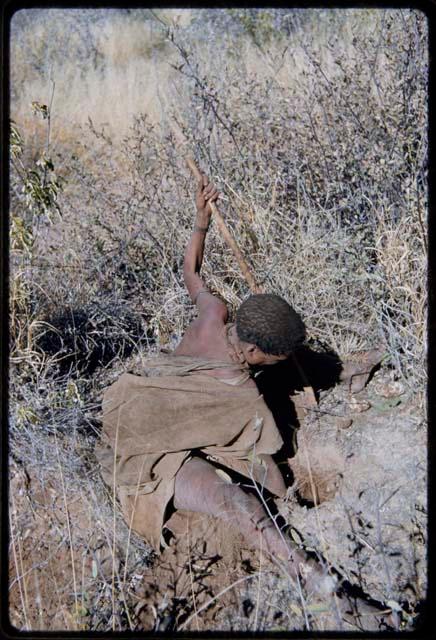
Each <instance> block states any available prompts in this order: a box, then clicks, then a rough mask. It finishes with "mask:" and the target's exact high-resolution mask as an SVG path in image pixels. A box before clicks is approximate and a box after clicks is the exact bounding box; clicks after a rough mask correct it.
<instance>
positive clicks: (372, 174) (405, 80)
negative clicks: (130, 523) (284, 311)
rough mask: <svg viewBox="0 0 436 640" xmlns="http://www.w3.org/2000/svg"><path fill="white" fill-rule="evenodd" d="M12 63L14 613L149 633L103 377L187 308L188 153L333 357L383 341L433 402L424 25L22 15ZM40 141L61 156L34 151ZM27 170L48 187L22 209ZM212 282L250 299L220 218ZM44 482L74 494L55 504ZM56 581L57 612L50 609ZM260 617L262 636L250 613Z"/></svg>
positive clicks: (247, 15)
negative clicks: (110, 479) (101, 441)
mask: <svg viewBox="0 0 436 640" xmlns="http://www.w3.org/2000/svg"><path fill="white" fill-rule="evenodd" d="M41 43H44V46H42V44H41ZM11 58H12V63H13V64H12V83H13V86H12V95H11V112H12V115H13V118H14V120H15V122H16V124H17V128H18V130H19V131H20V132H21V134H22V136H23V140H22V141H21V143H18V142H17V143H16V145H17V146H16V155H15V156H14V165H13V167H12V174H11V208H12V211H13V215H14V216H15V218H16V220H15V227H14V235H13V238H12V239H13V242H14V244H13V245H12V252H11V288H10V305H11V338H12V343H11V362H12V369H11V387H10V392H11V409H12V415H11V430H10V434H11V452H12V457H13V459H14V460H15V463H14V464H16V465H17V466H16V467H15V466H14V464H13V465H11V472H12V473H13V474H16V491H15V490H14V492H13V493H14V498H13V500H14V502H13V504H12V505H11V550H12V556H11V581H12V582H11V585H12V586H11V594H12V595H13V602H15V604H16V606H15V608H14V616H15V617H14V620H13V621H14V624H16V626H20V627H22V628H49V627H50V628H60V627H61V628H68V629H78V628H80V629H95V630H107V629H115V630H117V629H129V628H136V626H135V625H137V617H136V615H135V606H134V599H133V595H132V594H133V592H134V589H133V586H132V585H134V584H135V579H136V578H135V576H136V575H137V574H138V573H140V571H141V567H143V566H144V564H146V563H147V562H148V559H149V557H150V556H149V551H148V550H147V549H146V547H145V546H144V545H142V544H141V542H140V541H139V540H137V539H136V537H135V536H134V534H132V532H131V531H130V530H129V527H127V526H126V525H125V524H124V523H123V522H122V521H121V519H120V517H119V515H118V509H117V505H116V504H113V505H112V507H111V505H110V496H108V495H107V494H106V493H105V489H104V488H103V487H102V485H101V482H99V479H98V472H97V470H96V469H95V467H94V466H93V465H94V462H93V454H92V447H93V444H94V442H95V437H96V432H97V431H98V426H97V424H98V423H97V419H96V418H97V415H98V411H99V402H100V395H101V390H102V388H103V387H104V386H105V385H106V384H108V383H110V382H111V381H112V380H113V379H114V378H115V377H116V376H117V375H118V374H119V372H120V371H121V370H123V369H126V368H127V367H128V366H129V365H128V362H126V358H127V356H132V358H133V359H134V358H140V357H141V356H143V354H144V352H147V351H149V350H156V349H158V348H159V347H161V346H167V347H168V346H170V347H171V346H174V345H175V343H176V342H177V340H178V339H179V338H180V336H181V334H182V333H183V331H184V330H185V328H186V326H187V325H188V323H189V322H190V320H191V319H192V317H193V313H194V311H193V309H192V306H191V305H190V303H189V300H188V296H187V293H186V291H185V289H184V285H183V278H182V261H183V253H184V248H185V246H186V243H187V241H188V238H189V234H190V230H191V228H192V217H193V212H194V199H193V192H194V185H193V181H192V179H191V177H190V175H189V173H188V171H187V169H186V167H185V164H184V155H185V154H186V152H187V151H188V150H189V151H193V152H194V155H195V156H196V159H197V161H198V163H199V164H200V166H201V167H202V169H203V170H205V171H207V172H208V174H209V175H210V176H211V177H212V178H213V180H215V181H216V182H217V183H218V185H219V188H220V190H221V193H222V196H221V201H220V210H221V211H222V212H223V214H224V216H225V218H226V220H227V222H228V224H229V226H230V227H231V229H232V231H233V233H234V235H235V237H236V238H237V241H238V243H239V245H240V247H241V250H242V252H243V254H244V255H245V256H247V258H248V260H249V262H250V265H251V267H252V269H253V272H254V273H255V274H256V276H257V278H258V280H259V281H260V282H261V283H262V284H263V286H264V287H265V288H266V289H268V290H271V291H274V292H277V293H279V294H281V295H283V296H284V297H285V298H286V299H288V300H289V302H291V303H292V304H293V305H294V306H295V308H296V309H297V310H298V311H300V312H301V313H302V315H303V317H304V318H305V320H306V322H307V325H308V329H309V333H310V334H311V335H312V336H313V337H316V338H317V339H319V340H321V341H322V342H323V343H326V344H328V345H329V346H330V347H331V348H333V349H334V350H335V351H336V352H337V353H339V354H340V355H343V354H345V353H347V352H349V351H352V350H356V349H365V348H370V347H372V346H374V345H375V344H379V343H381V344H384V345H385V346H386V349H387V351H388V353H389V358H390V363H391V367H392V371H393V374H392V375H393V376H394V377H395V379H400V380H401V382H402V384H403V385H404V386H405V387H406V388H407V389H408V392H409V393H415V392H418V393H421V394H422V392H423V390H424V389H425V384H426V353H425V337H426V302H427V298H426V286H425V285H426V269H427V239H426V224H427V183H426V175H427V174H426V158H427V140H426V125H427V109H426V88H427V84H426V83H427V67H428V60H427V24H426V20H425V17H424V16H423V15H422V14H420V13H419V12H414V11H399V10H345V11H344V10H334V11H332V10H308V11H304V12H303V11H299V12H295V11H290V10H280V11H270V12H263V13H262V12H261V14H256V12H254V13H253V11H251V10H241V11H240V10H237V11H236V13H235V12H233V13H230V14H229V13H228V12H226V11H219V12H215V13H214V12H210V11H206V10H204V11H203V10H202V11H200V12H196V11H190V12H182V13H181V14H180V15H179V14H177V12H176V13H171V12H166V13H165V14H164V13H157V14H156V15H155V16H154V17H153V16H151V14H150V12H148V11H146V12H145V11H131V12H128V11H113V12H112V11H108V10H101V11H100V10H95V11H94V10H93V11H90V12H89V13H87V12H86V11H81V12H80V13H76V12H74V11H71V10H69V11H63V10H49V11H42V10H31V11H20V12H19V13H18V14H16V16H15V17H14V22H13V24H12V51H11ZM53 83H54V99H53V104H52V105H51V110H50V120H49V122H47V120H46V119H45V120H44V119H42V117H41V113H39V115H38V114H37V115H34V116H32V115H31V110H30V106H29V105H30V103H31V102H34V101H37V102H40V103H42V104H47V105H49V104H50V99H51V95H52V91H53ZM48 124H49V129H48ZM178 131H181V132H182V134H183V136H184V138H185V139H186V140H187V141H188V142H187V144H181V143H180V137H179V136H178V134H177V132H178ZM20 145H21V146H20ZM18 147H19V148H18ZM43 150H45V153H46V156H49V157H50V158H51V159H52V161H53V165H54V168H53V170H51V169H48V168H47V167H45V168H44V165H41V164H40V165H36V164H35V163H36V161H37V160H38V159H40V158H41V155H42V152H43ZM31 171H35V172H36V174H37V178H35V175H33V178H32V174H30V173H29V172H31ZM59 177H62V178H64V179H65V183H64V184H63V189H62V191H61V192H59V193H57V194H56V196H55V197H54V199H53V197H52V200H51V201H50V203H49V206H47V207H46V208H45V209H44V207H43V206H42V204H41V203H42V202H43V199H44V194H45V193H46V191H47V189H48V187H49V185H50V184H54V183H53V180H56V179H57V178H59ZM31 179H33V180H34V181H35V180H37V186H39V187H40V188H41V189H42V191H40V192H38V193H39V194H40V195H39V196H38V193H37V195H36V196H34V197H33V200H32V198H30V201H29V199H28V200H27V201H26V199H25V194H23V192H22V187H23V185H26V184H28V183H29V180H31ZM50 181H52V182H50ZM41 194H42V195H41ZM38 198H39V200H38ZM30 205H32V206H33V208H31V206H30ZM55 205H59V207H60V212H61V214H62V215H61V217H59V216H58V214H57V213H56V211H55V209H56V207H55ZM50 212H51V214H52V215H51V218H50V217H49V214H50ZM20 225H21V226H20ZM204 275H205V278H206V280H207V281H208V283H209V284H210V286H211V287H212V289H213V290H214V291H216V292H217V293H218V294H219V295H221V296H222V297H223V299H224V300H225V301H226V302H227V303H228V305H229V308H230V310H231V312H233V311H234V310H235V308H236V307H237V306H238V304H239V303H240V302H241V300H242V299H243V298H244V297H245V296H246V295H247V294H248V289H247V286H246V284H245V282H244V280H243V279H242V276H241V274H240V273H239V272H238V270H237V267H236V264H235V262H234V260H233V258H232V256H231V255H230V254H229V251H228V249H227V247H226V246H225V245H224V244H223V242H222V239H221V238H220V237H219V234H218V231H217V230H216V229H215V228H214V225H212V228H211V231H210V233H209V235H208V240H207V248H206V256H205V262H204ZM421 397H423V396H421ZM26 470H27V472H26ZM26 473H28V478H31V481H30V484H29V480H27V481H26ZM14 477H15V476H14ZM26 482H27V485H26ZM23 483H24V484H23ZM38 486H40V487H41V491H42V493H43V494H44V495H45V496H46V497H45V498H44V500H42V499H40V498H38V496H37V487H38ZM50 486H52V487H54V491H55V494H57V496H58V498H59V497H60V498H62V500H63V503H62V504H61V503H59V504H55V502H56V500H55V499H54V498H53V500H54V501H52V503H50V501H48V502H47V500H48V498H47V496H48V495H50V488H49V487H50ZM13 487H15V485H13ZM23 487H27V489H26V490H24V489H23ZM20 488H21V489H23V492H22V494H20V497H18V496H19V494H18V493H17V491H18V490H19V489H20ZM47 492H48V493H47ZM26 496H27V497H26ZM76 498H77V505H78V506H77V509H76V507H74V508H72V507H71V500H73V502H74V500H75V499H76ZM26 500H28V503H27V502H26ZM27 504H29V505H30V506H31V508H32V509H34V511H32V512H31V513H32V515H26V511H25V509H26V506H25V505H27ZM41 510H42V512H43V513H45V514H46V517H47V521H49V522H51V523H52V525H53V536H51V537H50V539H49V541H48V543H47V544H48V546H49V547H50V549H49V551H48V552H47V548H46V547H44V536H45V535H46V529H45V528H42V529H41V526H42V525H41V522H40V515H38V512H41ZM29 514H30V512H29ZM319 526H320V527H321V528H320V530H319V531H318V533H319V535H320V536H322V525H319ZM29 527H30V529H32V528H33V529H34V534H32V536H30V534H29V536H30V537H29V538H27V539H26V538H25V537H24V533H23V532H24V531H25V530H26V528H29ZM35 536H36V540H37V544H33V546H34V548H33V549H32V545H31V544H30V542H31V541H33V543H34V542H35ZM97 539H98V541H97ZM38 544H40V545H41V546H40V547H38ZM99 545H100V546H99ZM35 549H38V557H36V555H35V553H36V552H35ZM59 550H60V551H61V552H62V553H63V554H64V555H61V556H58V555H56V554H57V552H58V551H59ZM97 552H98V553H97ZM47 553H48V556H47ZM45 556H47V557H48V558H49V559H47V560H46V561H42V562H41V561H40V559H41V558H44V557H45ZM50 558H51V559H50ZM102 558H103V559H102ZM103 560H104V561H103ZM60 562H64V563H65V566H68V571H66V574H68V575H67V577H66V575H61V574H60V573H59V572H58V569H59V563H60ZM263 577H264V576H263V575H262V585H263ZM259 580H260V577H259ZM268 584H269V582H268V581H266V582H265V587H262V589H264V588H265V589H267V588H268V587H267V585H268ZM259 585H260V582H259V581H258V582H257V587H256V585H255V587H254V588H257V589H258V591H257V598H258V601H259V598H261V597H262V596H261V595H260V593H261V590H260V586H259ZM29 589H30V591H31V596H29ZM50 592H53V593H56V594H57V598H58V602H57V605H56V606H57V609H58V611H57V612H55V611H54V609H53V607H52V609H50V611H48V610H47V608H46V609H45V613H44V606H43V602H42V601H43V600H44V598H47V597H48V596H49V593H50ZM38 594H39V595H38ZM214 598H215V599H216V598H219V594H218V595H216V596H214ZM29 600H30V601H33V602H36V603H37V606H36V607H35V606H33V605H32V603H31V602H29ZM38 603H39V604H38ZM273 604H274V603H273ZM200 611H201V608H200V607H199V608H198V609H197V612H196V613H197V614H200ZM193 615H194V617H193V619H194V618H195V619H196V616H195V613H194V614H193ZM271 615H272V614H271ZM256 619H257V620H258V623H259V625H260V626H261V625H264V627H263V628H265V629H268V628H270V627H269V626H268V625H270V624H271V621H270V620H269V619H266V618H264V616H263V614H262V612H259V607H257V608H256ZM261 619H262V622H261V621H260V620H261ZM186 624H187V622H186V621H185V626H186ZM56 625H57V627H56Z"/></svg>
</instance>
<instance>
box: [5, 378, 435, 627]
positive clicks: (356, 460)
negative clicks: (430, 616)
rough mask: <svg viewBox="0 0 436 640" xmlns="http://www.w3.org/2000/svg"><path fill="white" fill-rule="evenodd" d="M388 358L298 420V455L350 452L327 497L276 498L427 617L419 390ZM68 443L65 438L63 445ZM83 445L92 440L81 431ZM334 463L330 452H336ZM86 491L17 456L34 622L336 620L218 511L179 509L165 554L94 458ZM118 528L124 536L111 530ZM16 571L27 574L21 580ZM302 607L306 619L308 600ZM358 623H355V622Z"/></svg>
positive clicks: (409, 619) (15, 605) (13, 612)
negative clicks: (150, 543)
mask: <svg viewBox="0 0 436 640" xmlns="http://www.w3.org/2000/svg"><path fill="white" fill-rule="evenodd" d="M394 377H395V376H394V372H393V371H392V370H389V369H381V370H380V371H378V372H377V373H376V374H375V376H374V377H373V379H372V380H371V381H370V382H369V384H368V385H367V387H366V388H365V389H364V390H363V391H361V392H360V393H359V394H356V395H354V396H353V395H352V394H351V393H350V392H349V390H347V388H345V387H344V386H338V387H335V388H334V389H333V390H330V391H326V392H323V393H322V395H321V399H320V403H319V406H318V408H317V409H316V410H313V411H311V412H309V413H308V415H307V417H306V419H305V420H304V421H303V424H302V425H301V427H300V431H299V435H298V442H299V447H300V456H301V455H302V452H303V453H304V446H305V445H306V444H307V452H308V458H307V459H308V460H309V463H311V464H316V463H319V461H320V460H322V459H323V458H322V452H323V451H326V452H328V451H330V452H332V451H334V452H335V454H336V457H335V456H333V457H332V456H331V455H328V453H327V454H326V455H325V456H324V464H326V465H327V466H328V464H329V461H330V463H331V461H332V460H337V461H339V462H340V463H339V464H338V468H337V469H336V470H335V471H337V472H338V473H335V472H334V473H333V474H332V475H334V476H335V479H334V482H335V486H336V493H335V495H334V496H333V497H330V499H327V500H325V501H324V502H322V503H321V504H319V505H318V506H312V504H311V502H310V500H303V499H302V498H301V495H299V494H298V491H297V490H296V487H295V486H294V487H291V488H290V489H289V492H288V496H287V498H286V499H285V500H282V501H279V502H278V507H279V510H280V512H281V514H282V515H283V516H284V517H285V519H286V520H287V522H288V523H290V524H291V525H292V527H293V534H292V535H293V537H294V539H295V541H301V540H303V541H304V543H305V544H307V545H309V547H312V548H314V549H316V550H318V551H319V552H321V553H322V554H323V556H324V557H325V558H327V559H328V560H329V561H330V562H331V563H332V564H333V565H334V566H335V567H336V568H337V569H338V570H340V571H341V572H342V573H343V574H344V575H345V577H347V578H348V579H349V580H350V582H352V583H354V584H357V585H359V586H361V587H362V589H363V590H364V591H365V592H366V593H367V594H368V595H370V596H371V597H372V598H375V599H377V600H380V601H382V602H384V603H386V604H388V606H391V607H394V608H400V607H401V608H402V610H403V613H402V619H403V622H402V628H413V627H414V626H415V625H416V624H417V614H418V612H419V602H420V601H422V600H424V599H425V594H426V567H425V555H426V429H425V423H424V416H423V413H422V402H420V399H419V397H417V396H412V395H410V393H409V394H408V393H407V392H406V391H405V389H404V388H403V387H402V385H400V384H399V383H398V382H397V381H396V380H394ZM67 442H68V437H67V436H59V437H58V438H54V439H53V441H52V442H51V446H52V448H53V451H55V450H56V447H57V448H58V450H59V448H62V447H64V446H66V443H67ZM78 446H82V447H83V443H76V448H77V447H78ZM326 461H327V462H326ZM88 473H89V482H88V484H86V485H81V486H83V487H85V489H82V490H79V491H76V492H74V491H72V490H71V489H73V488H74V487H72V484H71V483H70V481H69V480H68V478H67V477H64V475H63V474H62V472H61V471H60V469H59V468H58V469H56V468H55V467H53V468H49V467H48V468H47V471H46V472H45V473H44V472H41V468H38V469H37V468H36V467H35V469H29V468H23V466H22V465H20V464H19V463H18V464H17V463H12V464H11V485H10V488H11V492H10V493H11V531H12V540H11V547H10V548H11V553H10V580H11V582H10V619H11V622H12V624H14V625H15V626H16V627H18V628H26V627H27V628H31V629H45V630H55V629H61V630H64V629H82V630H84V629H88V630H89V629H101V630H102V629H111V628H113V629H129V628H130V629H142V630H156V631H169V630H191V631H197V630H200V631H204V630H222V631H230V630H231V631H248V630H250V631H254V630H264V631H267V630H268V631H272V630H293V629H302V628H304V626H305V624H306V625H307V624H309V626H310V627H311V628H312V629H328V628H330V629H331V628H338V625H337V624H336V623H335V621H334V620H332V619H331V617H324V614H325V607H324V608H323V606H322V603H316V602H315V603H313V602H310V601H309V602H308V601H302V599H301V597H300V595H299V593H298V589H297V588H296V586H295V584H292V583H291V582H290V580H289V578H288V577H287V576H286V573H285V572H284V571H283V570H282V569H281V568H280V566H278V565H277V564H276V563H273V562H271V561H270V560H269V559H268V558H267V557H266V556H265V554H263V553H262V552H258V551H256V552H254V551H252V550H250V549H249V548H247V545H246V544H245V542H244V539H243V537H242V536H241V535H240V534H238V533H237V532H235V531H233V530H231V529H230V528H228V526H226V525H224V524H223V523H221V521H219V520H217V519H215V518H211V517H203V516H199V515H198V514H188V513H179V514H177V516H175V518H174V519H173V521H172V524H173V526H172V529H173V531H174V532H175V536H174V537H173V538H172V539H171V541H170V543H169V546H167V548H166V549H165V550H164V551H163V552H162V554H161V555H160V556H156V555H154V554H153V553H152V552H151V551H150V550H149V548H148V547H147V545H146V544H144V542H143V541H141V540H139V539H138V538H137V537H136V536H135V535H134V534H131V535H130V534H129V531H128V529H127V527H126V525H125V524H124V522H123V521H122V520H121V519H120V518H119V515H118V513H116V516H115V519H114V516H113V509H112V504H111V500H110V496H108V494H107V492H105V488H104V486H103V485H102V483H101V482H100V481H99V480H98V471H97V470H95V469H91V470H90V471H88ZM114 528H115V531H116V536H115V545H114V543H113V538H112V537H111V534H112V532H113V530H114ZM17 576H18V577H19V578H18V579H17ZM305 607H306V618H305V615H304V608H305ZM347 628H348V627H347Z"/></svg>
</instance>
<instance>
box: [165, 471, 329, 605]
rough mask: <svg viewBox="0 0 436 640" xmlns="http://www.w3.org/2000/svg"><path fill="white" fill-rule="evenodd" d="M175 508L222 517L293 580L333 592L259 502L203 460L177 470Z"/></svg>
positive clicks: (312, 563)
mask: <svg viewBox="0 0 436 640" xmlns="http://www.w3.org/2000/svg"><path fill="white" fill-rule="evenodd" d="M174 506H175V508H176V509H186V510H189V511H196V512H200V513H207V514H209V515H212V516H215V517H218V518H221V519H222V520H224V521H226V522H228V523H229V524H230V525H231V526H234V527H235V528H236V529H237V530H238V531H240V532H241V533H242V535H243V536H244V538H245V539H246V540H247V542H248V544H249V545H250V546H252V547H254V548H259V547H260V545H261V544H262V548H263V549H265V550H266V551H267V552H269V553H270V554H271V555H272V556H274V557H276V558H279V559H281V560H283V561H285V563H286V565H287V570H288V571H289V574H290V575H291V577H292V578H294V579H296V578H297V576H298V577H299V576H300V575H301V574H303V575H304V578H305V583H306V587H309V590H310V591H312V590H314V591H318V592H324V593H325V589H326V587H327V584H328V586H329V588H330V591H331V590H332V587H333V580H331V579H329V578H328V577H327V576H325V574H324V572H323V570H322V567H321V566H320V565H319V564H318V563H316V562H314V561H312V560H309V558H307V557H306V554H304V552H302V551H300V550H299V549H296V548H295V547H292V546H291V544H290V543H289V541H287V540H286V537H285V536H282V534H281V532H280V530H279V529H278V527H277V526H276V524H275V523H274V521H273V520H272V519H271V517H270V516H269V515H268V514H267V512H266V511H265V508H264V506H263V505H262V503H261V501H260V500H259V499H258V498H257V497H256V496H255V495H253V494H251V493H247V492H245V491H244V490H243V489H241V487H239V486H238V485H235V484H230V483H227V482H225V481H223V480H222V479H221V478H220V476H219V475H218V474H217V473H216V469H215V467H214V466H213V465H212V464H210V463H209V462H207V461H206V460H203V459H202V458H192V459H191V460H189V461H188V462H187V463H186V464H184V465H183V466H182V468H181V469H180V470H179V472H178V473H177V476H176V484H175V494H174ZM260 536H262V542H261V539H260ZM312 576H313V579H312ZM326 578H327V583H326Z"/></svg>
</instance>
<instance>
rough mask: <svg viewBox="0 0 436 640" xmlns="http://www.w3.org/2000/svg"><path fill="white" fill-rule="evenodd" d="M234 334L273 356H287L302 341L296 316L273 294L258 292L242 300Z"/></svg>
mask: <svg viewBox="0 0 436 640" xmlns="http://www.w3.org/2000/svg"><path fill="white" fill-rule="evenodd" d="M236 333H237V335H238V338H239V339H240V340H243V341H244V342H250V343H251V344H255V345H256V346H257V347H259V349H262V351H263V352H264V353H268V354H271V355H275V356H281V355H289V354H290V353H292V351H294V349H295V348H296V347H298V346H299V345H301V344H302V343H303V342H304V340H305V338H306V329H305V326H304V322H303V320H302V319H301V317H300V316H299V314H298V313H297V312H296V311H295V310H294V309H293V308H292V307H291V306H290V305H289V304H288V303H287V302H286V300H283V298H281V297H280V296H278V295H275V294H274V293H259V294H255V295H252V296H250V297H249V298H247V299H246V300H244V302H243V303H242V304H241V306H240V307H239V309H238V311H237V312H236Z"/></svg>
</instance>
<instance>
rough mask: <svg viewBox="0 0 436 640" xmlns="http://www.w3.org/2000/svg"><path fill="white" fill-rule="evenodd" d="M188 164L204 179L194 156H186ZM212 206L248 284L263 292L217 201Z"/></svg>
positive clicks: (215, 217)
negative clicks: (219, 209)
mask: <svg viewBox="0 0 436 640" xmlns="http://www.w3.org/2000/svg"><path fill="white" fill-rule="evenodd" d="M186 164H187V165H188V167H189V168H190V170H191V172H192V174H193V176H194V177H195V179H196V180H197V181H198V182H199V181H200V180H201V179H202V174H201V172H200V170H199V168H198V167H197V165H196V164H195V161H194V160H193V158H186ZM209 204H210V208H211V209H212V214H213V217H214V219H215V220H216V222H217V225H218V228H219V230H220V232H221V235H222V237H223V239H224V242H226V243H227V245H228V246H229V247H230V249H231V250H232V251H233V253H234V255H235V258H236V260H237V261H238V264H239V266H240V267H241V271H242V275H243V276H244V278H245V280H246V281H247V284H248V286H249V287H250V290H251V291H252V292H253V293H261V289H260V287H259V285H258V284H257V283H256V281H255V279H254V278H253V275H252V273H251V271H250V267H249V266H248V264H247V263H246V262H245V259H244V256H243V255H242V253H241V250H240V249H239V247H238V245H237V244H236V242H235V240H234V238H233V236H232V234H231V233H230V231H229V229H228V227H227V225H226V223H225V222H224V218H223V217H222V215H221V214H220V212H219V211H218V208H217V206H216V204H215V202H210V203H209Z"/></svg>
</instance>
